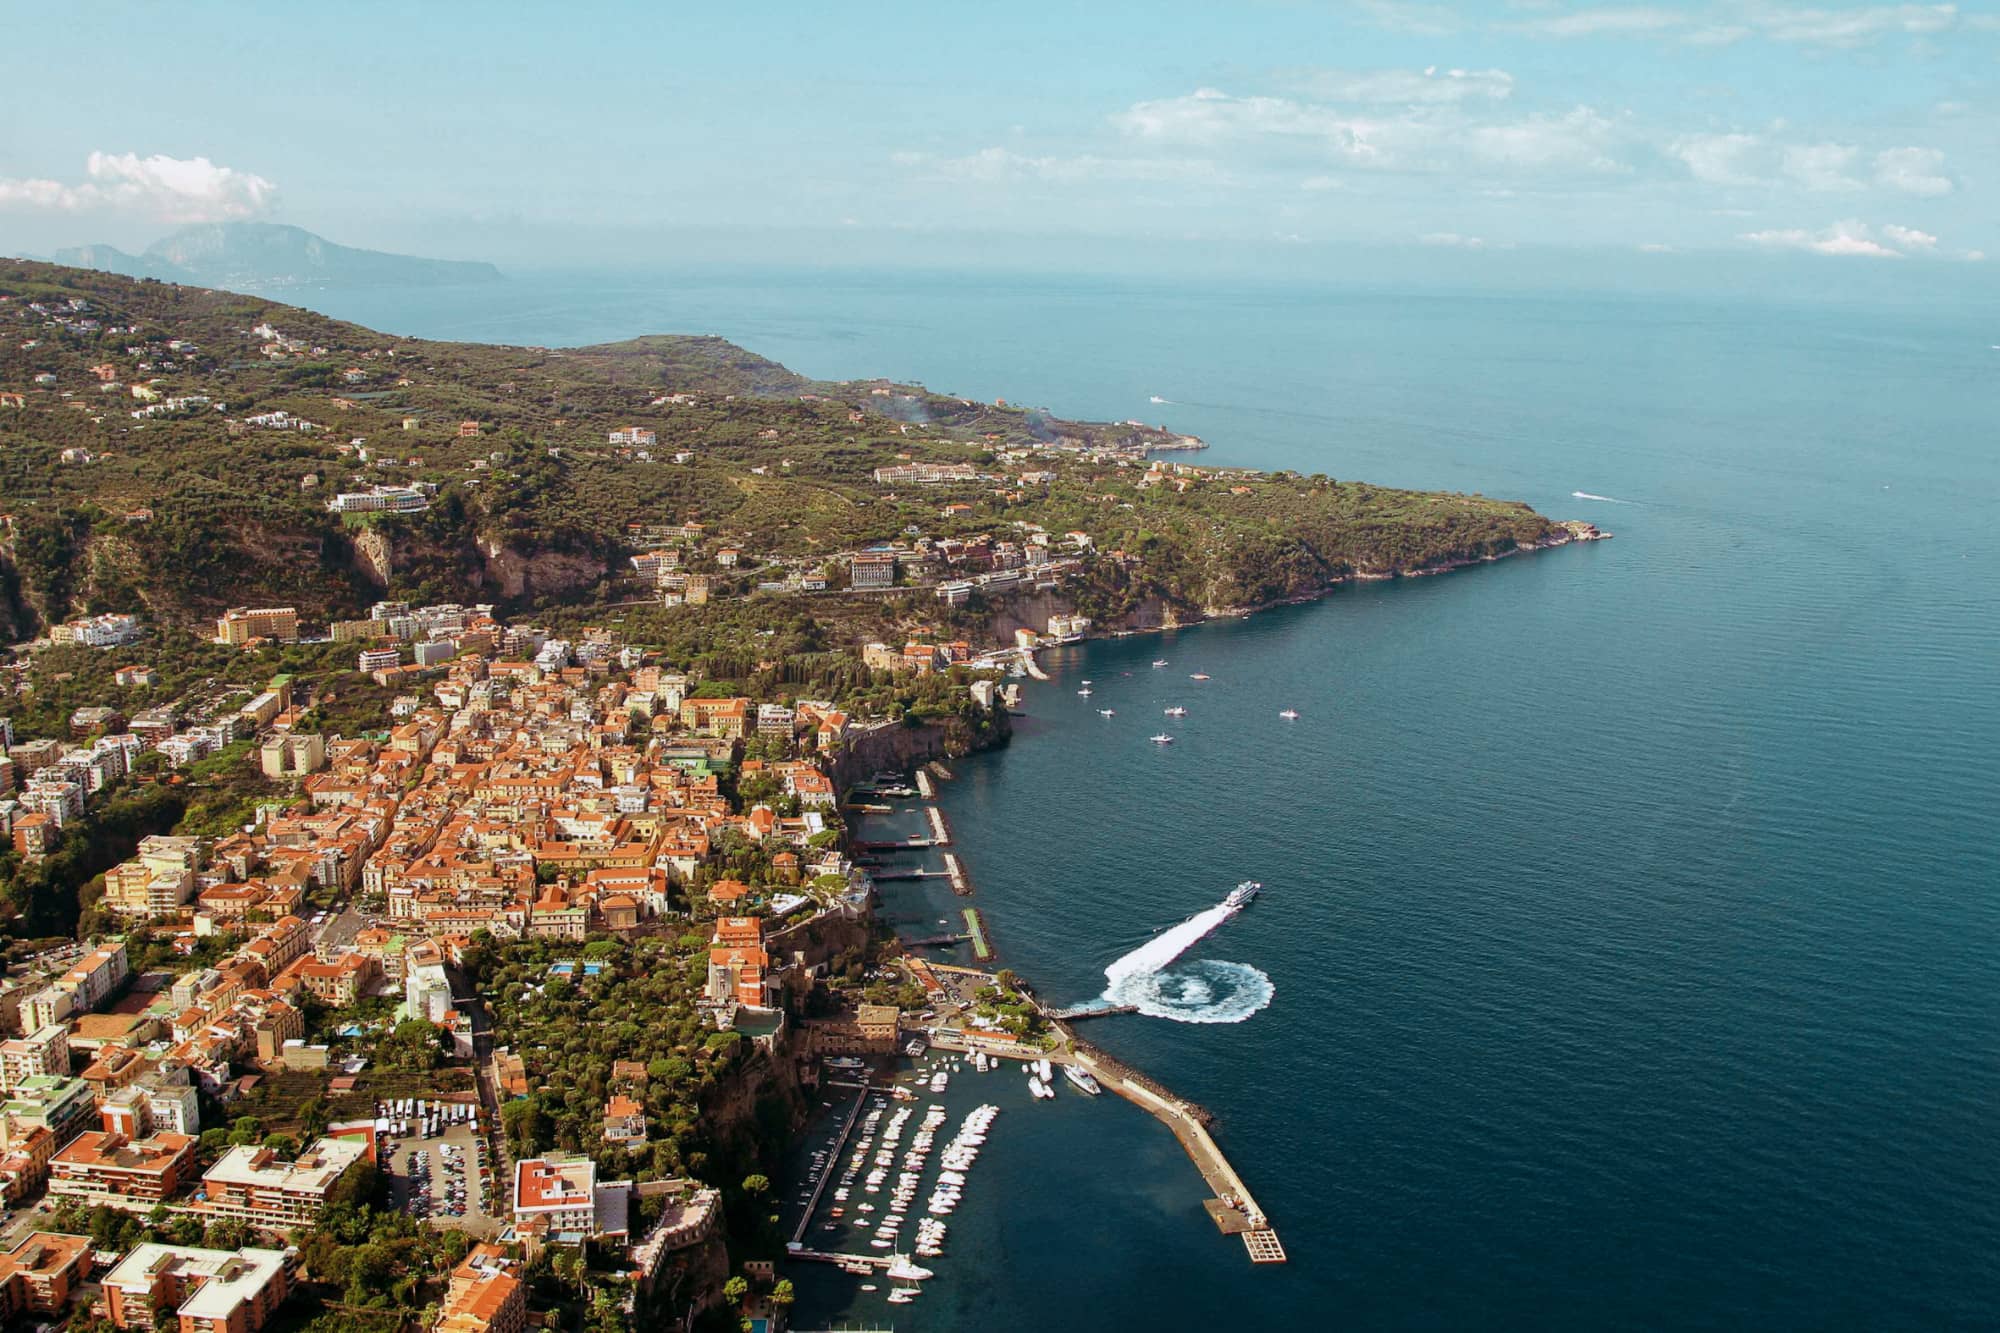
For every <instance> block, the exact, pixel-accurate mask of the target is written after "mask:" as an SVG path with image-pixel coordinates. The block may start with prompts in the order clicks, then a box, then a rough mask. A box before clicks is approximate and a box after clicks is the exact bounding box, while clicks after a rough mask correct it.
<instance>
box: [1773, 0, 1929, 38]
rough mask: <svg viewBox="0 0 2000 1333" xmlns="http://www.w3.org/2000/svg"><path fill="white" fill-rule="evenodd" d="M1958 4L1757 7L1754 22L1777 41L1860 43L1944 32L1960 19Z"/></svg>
mask: <svg viewBox="0 0 2000 1333" xmlns="http://www.w3.org/2000/svg"><path fill="white" fill-rule="evenodd" d="M1958 17H1959V15H1958V6H1957V5H1870V6H1864V7H1862V8H1860V9H1787V8H1784V7H1773V8H1768V9H1760V10H1753V11H1752V17H1751V22H1753V23H1754V24H1755V25H1756V26H1757V29H1758V30H1759V31H1760V32H1762V33H1764V35H1765V36H1767V37H1770V38H1771V39H1772V40H1774V41H1780V42H1797V43H1800V44H1802V45H1807V46H1859V45H1861V44H1862V43H1864V42H1867V41H1870V40H1872V39H1874V38H1876V37H1881V36H1885V35H1895V34H1898V33H1901V34H1907V35H1909V36H1913V37H1924V36H1929V35H1931V34H1932V33H1939V32H1944V31H1946V30H1947V29H1949V28H1950V27H1952V25H1953V24H1955V23H1957V21H1958Z"/></svg>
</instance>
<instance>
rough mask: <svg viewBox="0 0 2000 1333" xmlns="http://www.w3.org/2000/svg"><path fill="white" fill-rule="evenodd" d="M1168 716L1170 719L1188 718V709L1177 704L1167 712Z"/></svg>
mask: <svg viewBox="0 0 2000 1333" xmlns="http://www.w3.org/2000/svg"><path fill="white" fill-rule="evenodd" d="M1166 714H1167V716H1168V717H1186V716H1187V709H1185V708H1182V707H1181V706H1180V705H1179V704H1175V705H1174V706H1173V707H1172V708H1169V709H1167V710H1166Z"/></svg>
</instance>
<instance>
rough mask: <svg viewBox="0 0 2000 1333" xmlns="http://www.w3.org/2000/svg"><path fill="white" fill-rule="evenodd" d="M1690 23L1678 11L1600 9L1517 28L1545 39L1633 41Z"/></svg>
mask: <svg viewBox="0 0 2000 1333" xmlns="http://www.w3.org/2000/svg"><path fill="white" fill-rule="evenodd" d="M1688 20H1689V16H1688V15H1687V14H1686V13H1685V12H1682V11H1679V10H1672V9H1653V8H1648V7H1644V6H1629V5H1600V6H1597V7H1595V8H1591V9H1573V10H1570V11H1569V12H1568V13H1565V14H1551V15H1549V16H1547V17H1545V18H1536V19H1529V20H1527V21H1525V22H1523V23H1521V24H1519V25H1517V26H1519V27H1520V28H1521V29H1522V30H1523V31H1526V32H1534V33H1540V34H1542V35H1543V36H1545V37H1603V36H1614V37H1630V36H1654V35H1657V34H1659V33H1663V32H1672V31H1675V30H1677V29H1680V28H1684V27H1686V26H1687V24H1688Z"/></svg>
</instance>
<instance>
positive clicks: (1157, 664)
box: [1153, 657, 1167, 669]
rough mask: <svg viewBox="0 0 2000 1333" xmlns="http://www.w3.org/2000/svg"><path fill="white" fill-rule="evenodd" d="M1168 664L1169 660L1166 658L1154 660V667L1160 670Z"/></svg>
mask: <svg viewBox="0 0 2000 1333" xmlns="http://www.w3.org/2000/svg"><path fill="white" fill-rule="evenodd" d="M1166 664H1167V659H1166V658H1164V657H1156V658H1154V659H1153V666H1154V667H1155V668H1156V669H1157V668H1159V667H1163V666H1165V665H1166Z"/></svg>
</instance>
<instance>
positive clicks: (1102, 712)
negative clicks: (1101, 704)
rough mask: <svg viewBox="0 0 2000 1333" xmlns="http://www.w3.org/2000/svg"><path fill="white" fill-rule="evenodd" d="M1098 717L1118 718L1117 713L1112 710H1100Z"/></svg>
mask: <svg viewBox="0 0 2000 1333" xmlns="http://www.w3.org/2000/svg"><path fill="white" fill-rule="evenodd" d="M1097 715H1098V716H1099V717H1115V716H1117V711H1116V710H1115V709H1110V708H1100V709H1098V710H1097Z"/></svg>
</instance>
